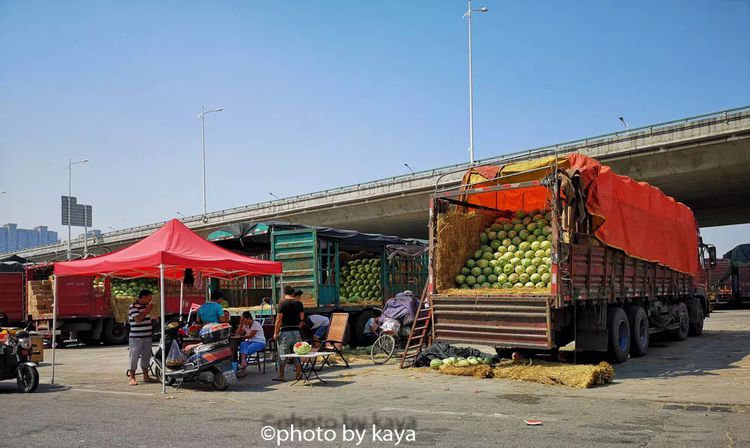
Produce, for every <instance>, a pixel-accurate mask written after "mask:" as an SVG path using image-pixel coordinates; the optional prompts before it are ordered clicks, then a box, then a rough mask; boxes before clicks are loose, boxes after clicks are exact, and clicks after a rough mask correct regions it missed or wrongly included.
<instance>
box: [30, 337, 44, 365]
mask: <svg viewBox="0 0 750 448" xmlns="http://www.w3.org/2000/svg"><path fill="white" fill-rule="evenodd" d="M31 362H33V363H36V364H39V363H41V362H44V337H42V336H39V335H32V336H31Z"/></svg>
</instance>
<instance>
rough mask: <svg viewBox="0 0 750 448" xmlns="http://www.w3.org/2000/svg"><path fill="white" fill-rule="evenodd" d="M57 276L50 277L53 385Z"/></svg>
mask: <svg viewBox="0 0 750 448" xmlns="http://www.w3.org/2000/svg"><path fill="white" fill-rule="evenodd" d="M56 330H57V276H56V275H53V276H52V380H51V381H50V384H55V348H56V347H57V337H56V336H57V335H56V334H55V333H57V331H56Z"/></svg>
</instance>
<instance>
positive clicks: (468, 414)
mask: <svg viewBox="0 0 750 448" xmlns="http://www.w3.org/2000/svg"><path fill="white" fill-rule="evenodd" d="M381 411H384V412H385V411H400V412H408V413H411V414H431V415H450V416H454V417H484V418H509V419H516V420H523V418H524V417H519V416H517V415H508V414H500V413H494V414H486V413H481V412H456V411H432V410H428V409H409V408H383V409H381ZM535 418H539V416H535ZM543 420H545V421H548V422H554V421H557V420H556V419H553V418H544V419H543Z"/></svg>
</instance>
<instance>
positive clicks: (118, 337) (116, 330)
mask: <svg viewBox="0 0 750 448" xmlns="http://www.w3.org/2000/svg"><path fill="white" fill-rule="evenodd" d="M102 337H103V338H104V341H105V342H106V343H107V344H112V345H119V344H124V343H126V342H127V341H128V330H127V328H125V324H121V323H119V322H117V321H116V320H114V319H107V320H106V321H105V322H104V328H102Z"/></svg>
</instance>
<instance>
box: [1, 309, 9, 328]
mask: <svg viewBox="0 0 750 448" xmlns="http://www.w3.org/2000/svg"><path fill="white" fill-rule="evenodd" d="M6 325H8V315H7V314H5V313H3V312H2V311H0V326H3V327H4V326H6Z"/></svg>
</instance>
